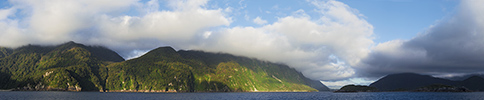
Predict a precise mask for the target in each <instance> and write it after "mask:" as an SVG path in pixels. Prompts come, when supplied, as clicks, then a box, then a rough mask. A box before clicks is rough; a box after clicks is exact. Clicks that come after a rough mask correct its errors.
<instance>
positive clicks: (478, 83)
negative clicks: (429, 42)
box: [370, 73, 484, 91]
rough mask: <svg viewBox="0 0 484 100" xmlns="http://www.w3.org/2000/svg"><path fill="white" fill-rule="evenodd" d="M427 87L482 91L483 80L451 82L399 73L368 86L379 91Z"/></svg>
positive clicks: (478, 78) (477, 78)
mask: <svg viewBox="0 0 484 100" xmlns="http://www.w3.org/2000/svg"><path fill="white" fill-rule="evenodd" d="M429 86H434V87H435V86H446V87H450V86H452V87H464V88H466V89H469V90H472V91H483V90H484V78H482V77H479V76H472V77H469V78H467V79H465V80H462V81H452V80H447V79H442V78H436V77H432V76H430V75H420V74H415V73H400V74H390V75H387V76H385V77H383V78H381V79H379V80H378V81H375V82H373V83H372V84H370V87H376V88H378V89H379V90H380V91H411V90H415V89H419V88H422V87H429Z"/></svg>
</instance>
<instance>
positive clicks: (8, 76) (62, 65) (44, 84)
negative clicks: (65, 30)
mask: <svg viewBox="0 0 484 100" xmlns="http://www.w3.org/2000/svg"><path fill="white" fill-rule="evenodd" d="M93 50H96V51H93ZM1 51H2V52H3V51H6V53H3V55H5V56H4V57H2V58H0V74H2V76H1V77H0V78H1V79H0V80H1V81H2V82H1V83H0V88H3V89H11V88H17V89H21V90H72V91H79V90H81V89H82V90H86V91H93V90H102V89H104V88H103V87H104V84H105V83H104V80H103V79H105V78H106V77H107V68H106V67H105V66H106V65H108V64H109V63H112V62H116V61H123V60H124V59H123V58H122V57H121V56H119V55H117V53H116V52H114V51H111V50H109V49H104V48H101V47H90V46H84V45H82V44H77V43H74V42H68V43H65V44H62V45H59V46H44V47H42V46H37V45H27V46H23V47H19V48H16V49H7V48H5V49H3V48H2V50H1ZM93 52H98V53H93ZM98 54H103V55H98ZM105 54H115V55H109V56H104V55H105Z"/></svg>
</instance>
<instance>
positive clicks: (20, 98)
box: [0, 91, 484, 100]
mask: <svg viewBox="0 0 484 100" xmlns="http://www.w3.org/2000/svg"><path fill="white" fill-rule="evenodd" d="M0 99H1V100H12V99H14V100H15V99H17V100H107V99H116V100H140V99H141V100H160V99H161V100H214V99H216V100H254V99H257V100H259V99H262V100H267V99H272V100H287V99H289V100H294V99H309V100H484V92H466V93H464V92H462V93H451V92H359V93H332V92H261V93H100V92H55V91H10V92H0Z"/></svg>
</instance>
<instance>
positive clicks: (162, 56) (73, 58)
mask: <svg viewBox="0 0 484 100" xmlns="http://www.w3.org/2000/svg"><path fill="white" fill-rule="evenodd" d="M0 89H15V90H62V91H66V90H67V91H81V90H82V91H110V92H231V91H247V92H252V91H254V92H255V91H281V92H282V91H317V90H320V91H327V90H329V89H328V88H327V87H326V86H325V85H323V84H322V83H321V82H319V81H314V80H310V79H308V78H306V77H304V76H303V75H302V74H301V73H299V72H297V71H296V70H294V69H292V68H289V67H288V66H286V65H282V64H275V63H271V62H266V61H260V60H257V59H251V58H246V57H239V56H233V55H230V54H222V53H207V52H203V51H184V50H180V51H175V50H174V49H173V48H171V47H160V48H157V49H154V50H151V51H150V52H148V53H146V54H145V55H143V56H141V57H138V58H135V59H130V60H127V61H124V59H123V58H122V57H121V56H119V55H118V54H117V53H116V52H114V51H112V50H109V49H107V48H104V47H99V46H85V45H82V44H78V43H75V42H67V43H64V44H61V45H57V46H38V45H26V46H22V47H19V48H15V49H10V48H4V47H0Z"/></svg>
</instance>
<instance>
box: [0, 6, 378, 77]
mask: <svg viewBox="0 0 484 100" xmlns="http://www.w3.org/2000/svg"><path fill="white" fill-rule="evenodd" d="M210 2H211V1H206V0H168V1H164V0H162V1H158V0H151V1H138V0H104V1H97V0H82V1H75V0H72V1H71V0H67V1H66V0H16V1H9V3H10V4H11V6H10V7H8V8H3V9H0V18H1V19H0V29H1V31H0V46H8V47H18V46H21V45H26V44H45V45H50V44H58V43H62V42H66V41H71V40H73V41H76V42H80V43H85V44H91V45H103V46H107V47H109V48H111V49H114V50H115V51H117V52H119V53H120V54H121V55H123V56H124V57H125V58H128V57H132V56H136V55H138V54H142V53H140V52H143V51H146V50H150V49H153V48H156V47H159V46H165V45H170V46H173V47H175V48H177V49H197V50H205V51H211V52H225V53H231V54H235V55H241V56H248V57H253V58H257V59H261V60H267V61H273V62H278V63H284V64H288V65H289V66H291V67H293V68H295V69H297V70H298V71H301V72H302V73H303V74H304V75H305V76H307V77H309V78H312V79H318V80H334V79H345V78H348V77H352V76H353V75H354V74H355V70H354V69H353V68H352V67H353V66H354V65H356V64H358V63H359V62H360V58H362V57H365V56H366V55H367V54H368V53H369V52H370V50H369V49H368V47H369V46H370V45H372V44H373V41H372V35H373V26H372V25H371V24H369V23H368V22H367V21H366V20H365V19H364V18H362V16H361V14H359V13H358V12H357V10H355V9H353V8H351V7H349V6H348V5H346V4H344V3H342V2H338V1H334V0H323V1H319V0H310V1H307V2H306V3H307V5H309V6H312V7H313V9H310V12H309V13H315V15H310V14H308V13H307V12H306V11H308V10H303V9H295V10H294V11H293V12H291V13H288V14H280V15H285V16H282V17H278V18H277V20H276V21H267V20H262V19H260V18H259V20H258V19H257V18H256V19H254V21H256V23H259V24H260V25H258V26H239V25H232V24H233V21H234V20H243V19H235V18H238V17H235V15H240V16H243V15H241V9H244V8H245V7H240V8H239V7H227V8H222V7H219V6H216V5H215V6H214V5H212V4H210ZM238 3H242V2H238ZM240 5H243V4H240ZM242 12H243V11H242ZM9 16H15V17H9ZM244 17H245V16H244Z"/></svg>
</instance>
